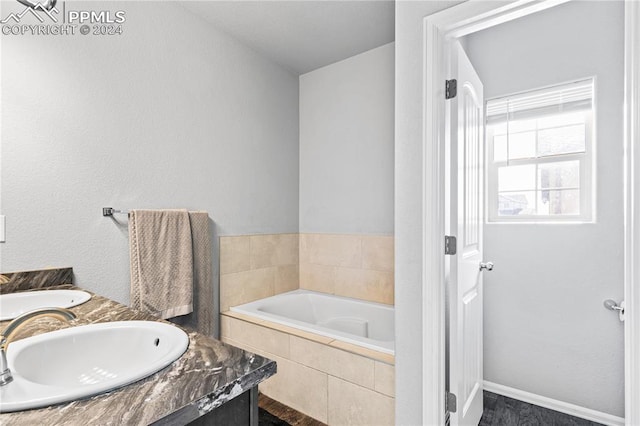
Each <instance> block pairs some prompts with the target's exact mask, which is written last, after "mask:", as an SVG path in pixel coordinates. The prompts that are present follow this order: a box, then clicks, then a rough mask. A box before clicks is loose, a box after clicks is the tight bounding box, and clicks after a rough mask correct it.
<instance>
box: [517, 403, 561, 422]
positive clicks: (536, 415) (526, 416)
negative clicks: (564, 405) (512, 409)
mask: <svg viewBox="0 0 640 426" xmlns="http://www.w3.org/2000/svg"><path fill="white" fill-rule="evenodd" d="M553 422H554V418H553V412H552V411H551V410H547V409H546V408H542V407H538V406H536V405H532V404H524V405H523V406H521V407H520V413H519V419H518V426H552V425H553Z"/></svg>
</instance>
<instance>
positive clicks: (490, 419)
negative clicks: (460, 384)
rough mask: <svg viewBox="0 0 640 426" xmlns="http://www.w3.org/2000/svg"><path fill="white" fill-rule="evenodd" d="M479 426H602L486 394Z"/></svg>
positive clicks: (511, 399)
mask: <svg viewBox="0 0 640 426" xmlns="http://www.w3.org/2000/svg"><path fill="white" fill-rule="evenodd" d="M483 402H484V411H483V413H482V418H481V420H480V423H479V426H602V425H600V424H599V423H594V422H591V421H589V420H584V419H580V418H578V417H573V416H570V415H568V414H564V413H560V412H557V411H553V410H549V409H548V408H543V407H539V406H537V405H533V404H529V403H526V402H523V401H519V400H517V399H513V398H508V397H506V396H502V395H497V394H494V393H491V392H487V391H485V392H484V395H483Z"/></svg>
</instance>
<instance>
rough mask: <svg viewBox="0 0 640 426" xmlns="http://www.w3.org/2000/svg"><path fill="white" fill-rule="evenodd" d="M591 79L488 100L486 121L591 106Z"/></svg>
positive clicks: (496, 121)
mask: <svg viewBox="0 0 640 426" xmlns="http://www.w3.org/2000/svg"><path fill="white" fill-rule="evenodd" d="M592 103H593V79H592V78H590V79H587V80H581V81H576V82H574V83H570V84H563V85H562V86H554V87H547V88H545V89H540V90H536V91H533V92H527V93H523V94H516V95H511V96H506V97H502V98H497V99H492V100H490V101H487V108H486V115H487V124H499V123H503V122H507V121H513V120H525V119H529V118H535V117H540V116H543V115H552V114H559V113H563V112H572V111H579V110H585V109H590V108H591V107H592Z"/></svg>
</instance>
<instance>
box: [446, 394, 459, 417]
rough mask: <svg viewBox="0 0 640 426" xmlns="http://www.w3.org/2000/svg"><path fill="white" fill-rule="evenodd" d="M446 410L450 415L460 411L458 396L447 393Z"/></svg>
mask: <svg viewBox="0 0 640 426" xmlns="http://www.w3.org/2000/svg"><path fill="white" fill-rule="evenodd" d="M445 409H446V410H447V412H448V413H455V412H456V411H458V398H457V397H456V394H454V393H451V392H447V395H446V400H445Z"/></svg>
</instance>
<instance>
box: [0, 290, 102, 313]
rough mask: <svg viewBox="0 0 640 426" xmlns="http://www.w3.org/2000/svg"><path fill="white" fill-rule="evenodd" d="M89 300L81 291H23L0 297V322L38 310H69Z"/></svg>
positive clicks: (89, 297) (89, 295) (86, 294)
mask: <svg viewBox="0 0 640 426" xmlns="http://www.w3.org/2000/svg"><path fill="white" fill-rule="evenodd" d="M89 299H91V294H89V293H87V292H86V291H81V290H42V291H25V292H23V293H10V294H3V295H0V321H6V320H10V319H14V318H15V317H17V316H20V315H22V314H24V313H25V312H29V311H32V310H34V309H40V308H71V307H73V306H78V305H81V304H83V303H84V302H86V301H88V300H89Z"/></svg>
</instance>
